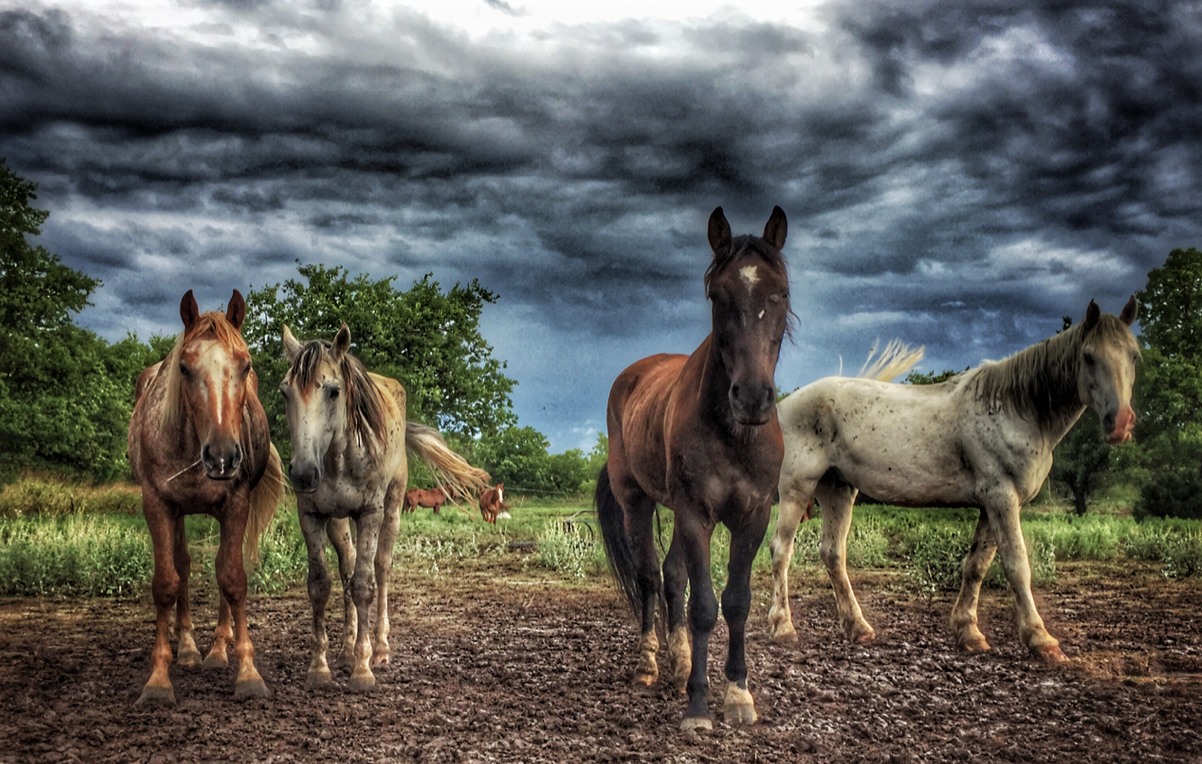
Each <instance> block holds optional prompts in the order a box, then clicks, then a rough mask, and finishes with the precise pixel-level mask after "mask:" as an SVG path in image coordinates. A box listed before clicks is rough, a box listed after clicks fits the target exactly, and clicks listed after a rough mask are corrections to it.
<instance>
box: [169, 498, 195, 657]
mask: <svg viewBox="0 0 1202 764" xmlns="http://www.w3.org/2000/svg"><path fill="white" fill-rule="evenodd" d="M175 573H176V575H177V576H179V594H178V596H177V598H176V600H175V638H176V643H177V646H176V656H175V659H176V662H178V663H179V665H180V666H181V667H183V668H194V667H196V666H199V665H200V650H197V649H196V639H195V638H194V637H193V636H192V608H191V603H190V602H189V599H188V578H189V576H191V574H192V558H191V556H190V555H189V554H188V539H187V536H186V534H185V533H184V519H183V518H182V517H181V518H180V519H179V520H178V521H177V522H176V524H175Z"/></svg>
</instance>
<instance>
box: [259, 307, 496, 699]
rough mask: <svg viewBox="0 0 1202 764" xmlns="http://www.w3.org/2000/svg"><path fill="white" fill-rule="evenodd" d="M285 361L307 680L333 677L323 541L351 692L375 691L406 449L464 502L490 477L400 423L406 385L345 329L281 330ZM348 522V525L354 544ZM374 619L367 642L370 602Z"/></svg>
mask: <svg viewBox="0 0 1202 764" xmlns="http://www.w3.org/2000/svg"><path fill="white" fill-rule="evenodd" d="M283 345H284V357H285V358H286V359H288V360H289V361H291V362H292V366H291V368H290V369H289V370H288V374H287V375H286V376H285V377H284V381H283V382H282V383H281V384H280V392H281V393H283V395H284V399H285V401H286V403H287V414H288V429H289V431H290V433H291V436H292V461H291V464H290V470H289V474H290V477H291V480H292V487H293V488H294V489H295V490H296V494H297V502H296V506H297V512H298V513H299V515H300V525H301V531H302V533H304V536H305V544H306V546H307V547H308V552H309V601H310V603H311V605H312V607H313V642H312V654H311V661H310V664H309V674H308V684H309V685H310V686H314V687H317V686H324V685H328V684H330V683H331V682H332V681H333V679H332V676H331V673H330V667H329V663H328V662H327V660H326V649H327V646H328V644H329V641H328V639H327V636H326V629H325V608H326V603H327V601H328V600H329V596H330V585H331V582H330V575H329V573H328V572H327V570H326V563H325V540H326V538H327V537H328V538H329V539H330V541H331V543H332V544H333V546H334V550H335V551H336V552H337V553H338V564H339V571H340V573H341V577H342V584H343V595H344V601H345V611H346V628H345V629H344V637H345V642H344V645H343V660H344V661H345V662H347V663H353V666H354V668H353V670H352V672H351V677H350V681H349V685H348V686H349V688H350V689H351V690H352V691H357V692H365V691H368V690H371V689H372V688H373V687H375V683H376V679H375V675H374V674H373V673H372V670H371V667H372V666H379V665H381V664H386V663H388V661H389V656H390V647H389V644H388V632H389V622H388V574H389V572H390V571H391V569H392V547H393V544H394V542H395V541H396V535H397V531H398V530H399V527H400V507H401V502H402V499H403V497H404V494H405V489H406V487H407V486H406V484H407V483H408V480H409V463H408V457H407V453H406V451H407V449H408V450H412V451H413V452H414V453H416V454H417V455H418V456H419V457H421V459H422V461H423V462H425V464H426V466H427V467H429V468H430V471H431V472H432V473H433V474H434V476H435V478H436V479H438V480H440V481H441V484H442V487H443V488H444V489H445V490H446V493H447V495H448V496H451V497H454V498H461V499H465V500H468V501H470V500H471V498H472V497H473V496H475V495H476V494H478V493H479V492H480V491H481V490H483V489H484V488H486V487H487V486H488V483H489V477H488V473H487V472H485V471H484V470H481V469H477V468H476V467H473V466H472V465H470V464H468V463H467V462H466V461H465V460H464V459H463V457H461V456H459V455H458V454H456V453H455V452H454V451H452V450H451V449H450V448H449V447H448V446H447V444H446V442H445V441H443V439H442V436H441V435H439V434H438V431H437V430H435V429H434V428H433V427H429V426H426V425H422V424H418V423H416V422H407V421H406V416H405V388H404V387H402V386H401V383H400V382H398V381H396V380H395V379H390V378H388V377H383V376H380V375H378V374H373V373H371V372H369V371H367V370H366V369H365V368H364V367H363V364H362V363H361V362H360V361H359V359H357V358H355V357H354V356H353V355H351V353H350V352H349V350H350V345H351V332H350V329H348V328H347V325H346V324H343V325H342V328H341V329H340V330H339V332H338V334H337V335H336V336H335V337H334V341H333V342H332V343H331V342H328V341H325V340H311V341H309V342H308V343H305V344H303V345H302V344H301V342H300V341H299V340H297V339H296V337H294V336H293V335H292V332H291V331H290V330H289V329H288V327H284V333H283ZM349 520H354V521H355V527H356V530H357V538H356V539H355V544H354V545H352V542H351V533H350V524H349ZM373 599H374V601H375V605H376V622H375V631H374V633H373V634H372V638H371V641H370V642H369V641H368V636H367V635H368V631H369V624H370V610H369V608H370V606H371V604H372V602H373Z"/></svg>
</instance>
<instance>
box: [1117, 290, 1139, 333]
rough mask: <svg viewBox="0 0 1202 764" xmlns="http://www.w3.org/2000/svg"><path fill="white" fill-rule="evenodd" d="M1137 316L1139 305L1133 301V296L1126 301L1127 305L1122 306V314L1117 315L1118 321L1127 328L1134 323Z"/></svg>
mask: <svg viewBox="0 0 1202 764" xmlns="http://www.w3.org/2000/svg"><path fill="white" fill-rule="evenodd" d="M1138 315H1139V303H1138V302H1137V301H1136V300H1135V295H1131V299H1129V300H1127V304H1126V305H1124V306H1123V312H1122V313H1120V314H1119V321H1122V322H1123V323H1124V324H1126V325H1127V326H1131V324H1134V323H1135V319H1136V317H1137V316H1138Z"/></svg>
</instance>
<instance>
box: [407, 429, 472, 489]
mask: <svg viewBox="0 0 1202 764" xmlns="http://www.w3.org/2000/svg"><path fill="white" fill-rule="evenodd" d="M405 446H406V447H407V448H408V449H409V450H410V451H412V452H413V453H415V454H417V455H418V457H420V458H421V460H422V461H423V462H424V463H425V465H426V466H427V467H429V468H430V472H431V473H433V474H434V479H435V480H437V481H438V485H439V487H440V488H442V489H443V490H444V491H445V492H446V494H447V498H448V499H450V500H451V501H455V500H456V499H462V500H464V501H466V502H468V503H469V504H474V503H475V500H476V496H478V495H479V494H480V492H481V491H483V490H484V489H485V488H488V484H489V480H490V478H489V476H488V473H487V472H485V471H484V470H482V469H480V468H479V467H473V466H472V465H470V464H468V463H467V460H466V459H464V458H463V457H462V456H460V455H459V454H457V453H455V452H454V451H452V450H451V447H450V446H448V445H447V442H446V441H445V440H443V439H442V435H440V434H439V433H438V430H436V429H434V428H433V427H430V426H429V425H425V424H419V423H417V422H409V423H407V424H406V425H405Z"/></svg>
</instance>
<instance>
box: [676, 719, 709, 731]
mask: <svg viewBox="0 0 1202 764" xmlns="http://www.w3.org/2000/svg"><path fill="white" fill-rule="evenodd" d="M713 728H714V723H713V722H712V721H710V720H709V718H708V717H705V716H695V717H692V718H688V717H686V718H684V719H682V720H681V721H680V731H681V732H692V731H696V730H712V729H713Z"/></svg>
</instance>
